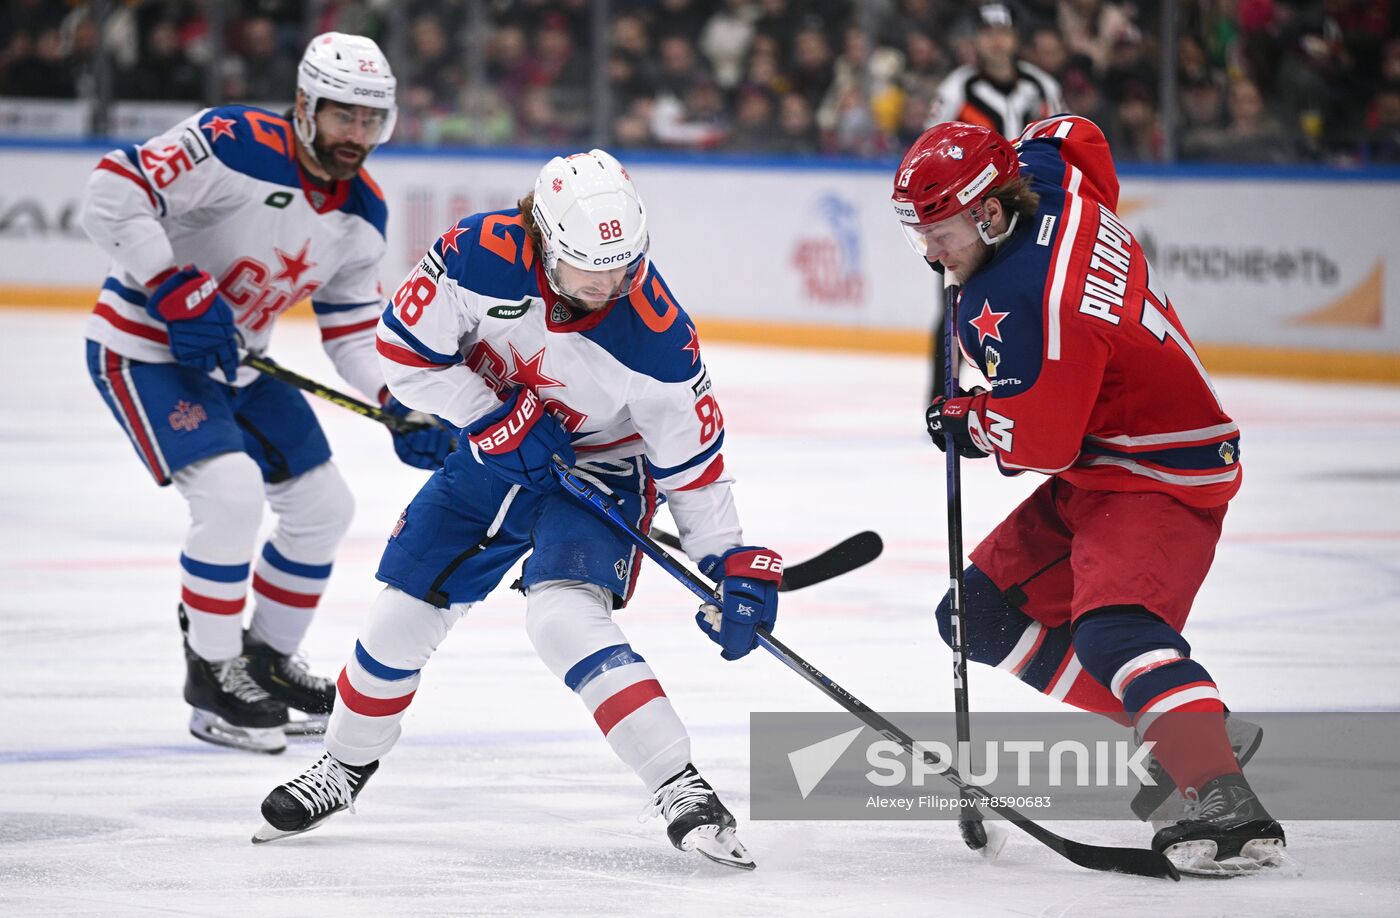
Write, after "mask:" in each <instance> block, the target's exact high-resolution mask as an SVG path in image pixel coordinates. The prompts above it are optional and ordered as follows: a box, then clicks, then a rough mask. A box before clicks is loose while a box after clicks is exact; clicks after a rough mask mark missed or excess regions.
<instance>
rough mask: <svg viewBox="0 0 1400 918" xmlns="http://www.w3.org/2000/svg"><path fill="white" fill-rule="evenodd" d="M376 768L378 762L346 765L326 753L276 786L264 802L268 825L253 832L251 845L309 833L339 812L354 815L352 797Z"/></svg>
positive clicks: (353, 799)
mask: <svg viewBox="0 0 1400 918" xmlns="http://www.w3.org/2000/svg"><path fill="white" fill-rule="evenodd" d="M378 769H379V763H378V762H370V763H369V764H368V765H346V764H345V763H344V762H342V761H340V760H339V759H337V758H336V757H335V756H333V755H331V754H330V753H329V752H327V753H325V754H324V755H322V756H321V758H320V759H318V760H317V761H316V764H315V765H312V766H311V767H310V768H308V769H307V770H306V771H305V772H303V773H302V774H301V775H299V776H298V777H295V778H293V779H292V780H290V781H288V782H287V783H286V784H279V785H277V787H275V788H273V791H272V793H270V794H268V795H267V798H266V799H265V800H263V802H262V814H263V819H266V820H267V824H266V825H264V826H263V827H262V828H260V829H258V831H256V832H254V833H253V844H255V845H261V844H263V843H264V842H270V841H276V840H278V839H280V838H287V837H289V836H292V835H300V834H301V833H303V832H310V831H311V830H312V829H314V828H316V827H317V826H319V825H320V824H321V823H323V822H325V821H326V820H327V819H329V818H330V817H331V816H333V815H334V814H336V813H339V812H340V811H341V810H349V811H350V812H352V813H353V812H355V798H356V797H358V796H360V791H361V790H362V789H363V788H364V786H365V782H366V781H368V780H369V776H370V775H372V774H374V773H375V771H377V770H378Z"/></svg>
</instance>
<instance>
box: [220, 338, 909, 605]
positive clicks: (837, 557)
mask: <svg viewBox="0 0 1400 918" xmlns="http://www.w3.org/2000/svg"><path fill="white" fill-rule="evenodd" d="M243 365H244V366H246V367H251V368H252V369H254V370H257V371H258V372H259V373H262V374H264V375H266V376H271V377H272V378H273V379H276V380H279V381H281V382H284V383H287V384H288V385H292V386H295V387H297V388H298V389H300V390H302V391H303V392H307V393H310V394H311V395H314V396H316V397H318V398H323V399H325V400H326V401H328V402H330V403H332V404H334V405H339V406H340V407H341V408H344V409H346V410H347V411H353V412H354V413H355V414H358V415H360V416H361V417H366V418H369V419H370V420H372V421H378V422H379V423H380V424H383V425H384V426H385V427H387V428H389V429H390V430H392V431H393V432H394V433H409V432H411V431H414V430H420V429H422V427H424V426H426V425H422V424H416V423H414V422H413V421H408V420H405V419H404V418H401V417H399V416H397V415H393V414H390V413H389V412H387V411H385V410H384V409H382V408H379V407H377V406H375V405H371V404H369V403H368V402H364V401H361V400H360V399H357V398H355V397H354V396H352V395H346V394H345V393H344V392H340V391H338V390H336V389H332V388H330V387H329V386H323V385H321V384H320V383H318V382H316V380H314V379H309V378H307V377H305V376H302V375H301V374H300V373H296V372H293V371H292V370H289V369H287V368H286V367H284V366H282V365H281V364H280V363H278V362H277V361H275V360H273V359H272V358H270V357H261V356H258V355H256V354H248V355H247V356H245V357H244V358H243ZM452 448H453V449H456V448H457V443H456V441H455V440H454V441H453V443H452ZM653 532H654V534H655V535H656V538H657V540H658V541H661V542H664V543H665V544H667V545H669V546H671V547H672V548H680V547H681V540H680V539H679V538H678V537H676V536H674V535H672V534H671V533H669V532H663V531H661V530H659V529H658V530H653ZM884 547H885V546H884V543H883V542H881V541H880V537H879V536H878V535H876V534H875V533H873V532H869V531H867V532H861V533H857V534H856V535H853V536H851V537H850V538H849V539H846V540H845V541H843V542H838V543H837V544H836V545H833V546H832V547H831V548H828V549H827V550H826V551H824V552H822V553H821V554H819V555H817V556H816V557H813V558H808V559H807V560H806V561H801V562H798V563H797V564H794V565H792V566H791V567H789V568H788V569H787V570H786V571H784V572H783V582H782V585H781V586H780V587H778V589H779V590H782V591H783V592H787V591H790V590H800V589H802V588H803V587H809V586H812V585H813V584H817V583H821V582H822V581H824V580H830V579H831V578H832V577H837V576H840V575H841V574H846V573H849V572H851V571H853V570H855V569H856V568H858V567H862V566H864V565H866V564H869V563H870V562H871V561H874V560H875V559H876V558H878V557H880V552H881V551H883V550H884Z"/></svg>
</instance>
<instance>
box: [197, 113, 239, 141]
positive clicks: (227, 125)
mask: <svg viewBox="0 0 1400 918" xmlns="http://www.w3.org/2000/svg"><path fill="white" fill-rule="evenodd" d="M233 125H234V121H233V119H232V118H220V117H219V116H218V115H215V116H214V117H213V118H210V119H209V120H208V121H206V122H204V123H203V124H201V125H200V127H202V128H204V129H205V130H206V131H208V132H209V142H210V143H215V142H217V141H218V139H219V138H220V137H227V138H228V139H229V140H233V139H234V136H233Z"/></svg>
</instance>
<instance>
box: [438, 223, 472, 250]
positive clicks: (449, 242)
mask: <svg viewBox="0 0 1400 918" xmlns="http://www.w3.org/2000/svg"><path fill="white" fill-rule="evenodd" d="M466 231H467V229H466V227H464V226H454V227H452V229H450V230H448V231H447V232H445V233H443V234H442V240H441V241H442V254H444V255H446V254H447V250H448V249H451V250H452V251H454V252H456V253H457V254H458V255H461V254H462V250H461V249H459V248H457V237H458V236H460V235H462V234H463V233H465V232H466Z"/></svg>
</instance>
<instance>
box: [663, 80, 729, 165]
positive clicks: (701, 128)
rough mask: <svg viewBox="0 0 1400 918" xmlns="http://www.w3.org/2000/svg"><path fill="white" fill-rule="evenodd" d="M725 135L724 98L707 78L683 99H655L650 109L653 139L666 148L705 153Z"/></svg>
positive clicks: (687, 91)
mask: <svg viewBox="0 0 1400 918" xmlns="http://www.w3.org/2000/svg"><path fill="white" fill-rule="evenodd" d="M727 132H728V125H727V123H726V118H725V106H724V97H723V96H722V95H721V94H720V91H719V87H717V86H716V85H715V84H714V81H713V80H711V79H709V77H705V76H702V77H700V78H698V79H696V80H695V82H693V83H692V84H691V86H690V88H689V89H687V90H686V92H685V97H684V98H683V99H682V98H677V97H676V96H673V95H670V94H667V95H663V96H658V97H657V99H656V105H655V107H654V108H653V109H652V115H651V133H652V136H654V137H655V138H656V139H657V140H658V141H660V142H661V143H663V144H665V145H667V146H673V147H689V148H692V149H708V148H710V147H715V146H718V145H719V144H720V143H722V142H723V141H724V137H725V134H726V133H727Z"/></svg>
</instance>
